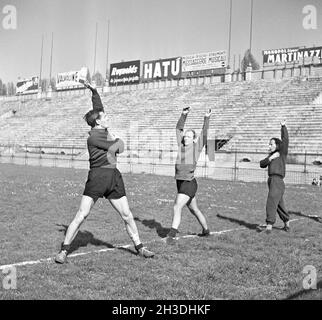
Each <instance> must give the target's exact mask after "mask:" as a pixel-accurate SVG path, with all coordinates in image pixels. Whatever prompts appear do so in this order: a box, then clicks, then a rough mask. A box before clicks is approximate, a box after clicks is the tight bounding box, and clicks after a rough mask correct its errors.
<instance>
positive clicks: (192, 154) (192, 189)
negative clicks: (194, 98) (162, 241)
mask: <svg viewBox="0 0 322 320" xmlns="http://www.w3.org/2000/svg"><path fill="white" fill-rule="evenodd" d="M189 112H190V107H186V108H184V109H183V111H182V113H181V116H180V118H179V120H178V123H177V126H176V135H177V143H178V156H177V159H176V165H175V179H176V183H177V190H178V194H177V196H176V199H175V203H174V207H173V219H172V226H171V229H170V231H169V233H168V236H167V238H166V243H167V244H173V243H175V242H176V234H177V233H178V227H179V225H180V222H181V212H182V209H183V207H184V206H185V205H187V207H188V209H189V210H190V212H191V213H192V214H193V215H194V216H195V217H196V218H197V220H198V222H199V223H200V225H201V226H202V233H201V234H200V235H201V236H208V235H209V234H210V232H209V229H208V226H207V221H206V218H205V216H204V215H203V214H202V212H201V211H200V210H199V208H198V206H197V199H196V192H197V188H198V184H197V181H196V179H195V177H194V172H195V170H196V166H197V162H198V159H199V156H200V154H201V151H202V149H203V147H204V146H205V145H206V143H207V134H208V128H209V118H210V115H211V110H210V109H209V111H208V112H207V113H206V114H205V117H204V124H203V128H202V131H201V134H200V136H199V137H197V134H196V132H195V130H192V129H188V130H186V131H185V133H183V129H184V125H185V122H186V119H187V115H188V113H189Z"/></svg>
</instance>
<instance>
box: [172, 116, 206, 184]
mask: <svg viewBox="0 0 322 320" xmlns="http://www.w3.org/2000/svg"><path fill="white" fill-rule="evenodd" d="M186 119H187V114H183V113H182V114H181V116H180V118H179V120H178V122H177V126H176V135H177V143H178V155H177V159H176V165H175V179H177V180H188V181H191V180H192V179H194V172H195V170H196V167H197V162H198V159H199V156H200V154H201V151H202V148H203V147H204V146H205V145H206V143H207V135H208V129H209V117H204V123H203V127H202V131H201V134H200V136H199V137H198V139H197V141H196V142H193V143H192V144H191V145H188V146H185V145H184V143H183V129H184V125H185V122H186Z"/></svg>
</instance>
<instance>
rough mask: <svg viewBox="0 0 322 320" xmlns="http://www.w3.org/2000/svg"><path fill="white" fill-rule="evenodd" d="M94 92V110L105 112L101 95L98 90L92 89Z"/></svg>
mask: <svg viewBox="0 0 322 320" xmlns="http://www.w3.org/2000/svg"><path fill="white" fill-rule="evenodd" d="M90 90H91V91H92V105H93V110H95V111H103V112H104V107H103V103H102V100H101V97H100V95H99V93H98V92H97V89H95V88H90Z"/></svg>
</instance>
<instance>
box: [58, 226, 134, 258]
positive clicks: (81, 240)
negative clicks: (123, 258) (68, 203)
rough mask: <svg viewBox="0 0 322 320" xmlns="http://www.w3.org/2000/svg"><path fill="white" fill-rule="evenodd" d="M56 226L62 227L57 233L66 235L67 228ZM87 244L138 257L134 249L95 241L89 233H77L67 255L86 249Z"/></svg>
mask: <svg viewBox="0 0 322 320" xmlns="http://www.w3.org/2000/svg"><path fill="white" fill-rule="evenodd" d="M56 225H57V226H58V227H62V228H61V229H59V230H58V231H60V232H63V233H64V235H66V232H67V228H68V226H66V225H64V224H56ZM88 244H92V245H94V246H105V247H107V248H114V249H117V250H123V251H126V252H129V253H131V254H134V255H138V253H137V252H136V251H135V249H129V248H124V247H117V246H113V245H112V244H110V243H108V242H105V241H102V240H99V239H96V238H95V237H94V236H93V234H92V233H91V232H89V231H78V233H77V235H76V237H75V239H74V240H73V242H72V244H71V247H70V251H69V254H71V253H72V252H74V251H76V250H77V249H79V248H81V247H86V246H87V245H88Z"/></svg>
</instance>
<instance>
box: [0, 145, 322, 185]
mask: <svg viewBox="0 0 322 320" xmlns="http://www.w3.org/2000/svg"><path fill="white" fill-rule="evenodd" d="M176 156H177V149H176V148H169V149H161V148H159V149H158V148H154V149H153V148H150V149H146V148H138V149H129V148H128V149H126V150H125V152H124V153H122V154H121V155H119V156H118V168H119V169H120V170H121V171H122V172H124V173H138V174H139V173H144V174H158V175H168V176H174V165H175V160H176ZM266 156H267V154H266V153H264V152H252V151H247V150H233V151H221V150H219V151H216V152H215V153H213V154H211V155H210V154H209V155H208V154H206V152H205V151H203V153H202V154H201V156H200V159H199V161H198V165H197V169H196V172H195V173H196V176H197V177H204V178H210V179H216V180H229V181H246V182H265V181H266V180H267V169H261V168H260V167H259V161H260V160H261V159H263V158H265V157H266ZM88 158H89V156H88V152H87V149H84V148H83V147H73V146H72V147H66V146H64V147H60V146H32V145H24V146H21V145H0V163H12V164H20V165H31V166H47V167H64V168H75V169H88V168H89V162H88ZM320 177H321V179H322V154H317V153H307V152H304V153H303V152H302V153H295V152H291V153H289V155H288V157H287V165H286V177H285V182H286V183H291V184H311V183H312V181H313V178H316V179H317V180H320Z"/></svg>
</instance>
